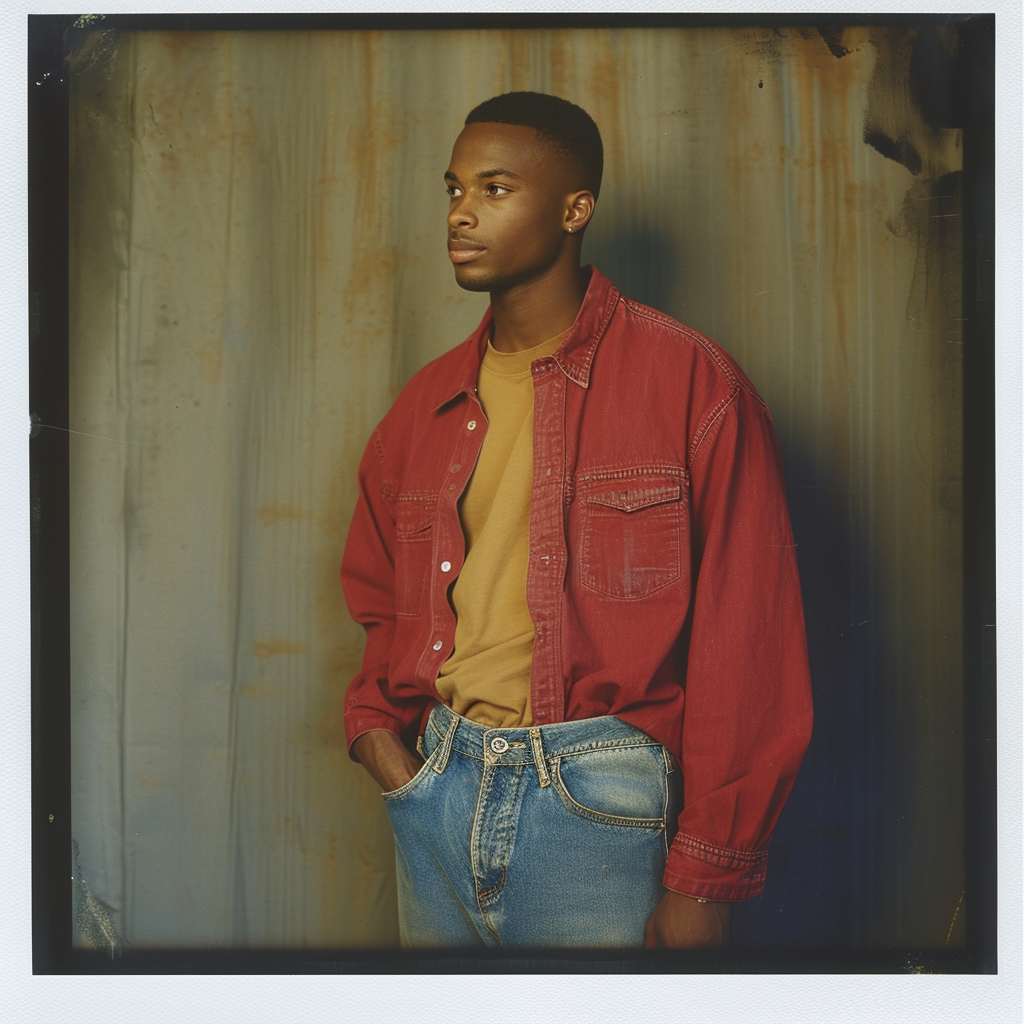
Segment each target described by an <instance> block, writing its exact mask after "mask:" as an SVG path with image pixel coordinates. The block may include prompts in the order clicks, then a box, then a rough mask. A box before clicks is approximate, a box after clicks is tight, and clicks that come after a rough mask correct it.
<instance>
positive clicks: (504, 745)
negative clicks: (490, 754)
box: [491, 736, 508, 754]
mask: <svg viewBox="0 0 1024 1024" xmlns="http://www.w3.org/2000/svg"><path fill="white" fill-rule="evenodd" d="M491 750H493V751H494V752H495V753H496V754H504V753H505V751H506V750H508V740H507V739H505V737H504V736H495V737H494V739H492V740H491Z"/></svg>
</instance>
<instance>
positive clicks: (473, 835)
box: [469, 764, 504, 944]
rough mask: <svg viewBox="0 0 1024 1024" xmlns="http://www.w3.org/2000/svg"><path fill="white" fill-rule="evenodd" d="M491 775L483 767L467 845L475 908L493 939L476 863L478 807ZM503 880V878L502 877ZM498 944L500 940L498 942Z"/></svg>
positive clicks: (478, 838)
mask: <svg viewBox="0 0 1024 1024" xmlns="http://www.w3.org/2000/svg"><path fill="white" fill-rule="evenodd" d="M492 777H493V775H488V772H487V765H486V764H485V765H484V770H483V773H482V775H481V777H480V789H479V791H478V792H477V795H476V809H475V810H474V811H473V828H472V831H471V832H470V843H469V868H470V871H471V872H472V873H473V889H474V890H475V892H476V906H477V909H478V910H479V911H480V915H481V918H482V919H483V922H484V926H485V927H486V928H487V930H488V931H489V932H490V933H491V934H492V935H494V938H495V939H498V936H497V935H496V934H495V931H494V929H493V928H492V927H491V926H490V925H489V924H488V923H487V916H486V914H485V912H484V905H483V903H482V902H481V900H482V899H483V896H484V894H483V893H481V892H480V874H479V872H478V871H477V861H478V859H479V854H480V833H479V831H478V827H479V825H480V807H481V806H482V804H483V802H484V800H485V798H486V797H487V796H488V795H489V794H490V790H491V778H492ZM502 878H503V879H504V876H502ZM487 891H488V892H493V890H492V889H488V890H487ZM498 941H499V944H500V939H499V940H498Z"/></svg>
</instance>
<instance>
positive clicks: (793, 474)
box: [733, 438, 898, 949]
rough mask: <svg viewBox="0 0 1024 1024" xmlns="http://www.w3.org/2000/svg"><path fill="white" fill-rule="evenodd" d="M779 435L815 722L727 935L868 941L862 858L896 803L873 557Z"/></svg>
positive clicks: (814, 943)
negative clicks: (763, 864) (758, 889)
mask: <svg viewBox="0 0 1024 1024" xmlns="http://www.w3.org/2000/svg"><path fill="white" fill-rule="evenodd" d="M780 441H781V443H782V447H783V451H784V452H785V453H786V456H785V459H786V478H787V490H788V495H789V506H790V515H791V518H792V523H793V533H794V539H795V541H796V544H797V556H798V557H797V560H798V563H799V566H800V581H801V586H802V589H803V602H804V614H805V616H806V622H807V646H808V654H809V657H810V667H811V681H812V682H811V685H812V690H813V694H814V731H813V734H812V738H811V743H810V746H809V748H808V751H807V755H806V757H805V759H804V763H803V767H802V768H801V770H800V774H799V776H798V777H797V780H796V784H795V785H794V787H793V791H792V793H791V794H790V797H789V800H788V802H787V803H786V806H785V807H784V808H783V811H782V815H781V817H780V819H779V823H778V826H777V828H776V830H775V834H774V837H773V839H772V844H771V848H770V849H771V853H770V856H769V859H768V879H767V883H766V886H765V890H764V893H763V894H762V896H761V897H760V898H758V899H756V900H753V901H751V902H750V903H746V904H739V905H737V906H736V907H735V908H734V914H733V922H734V927H733V931H734V944H735V945H736V946H738V947H748V948H758V947H763V948H779V947H785V946H790V947H819V946H830V947H843V948H847V949H849V948H858V947H861V948H864V947H867V946H870V945H871V944H872V940H873V938H874V935H873V932H874V927H873V926H874V924H875V923H876V920H877V917H878V912H879V908H878V907H876V906H874V899H873V896H872V894H873V893H874V892H875V891H876V889H877V886H876V884H875V883H876V880H875V879H874V878H873V877H872V865H873V864H875V863H877V855H876V849H877V846H878V845H879V844H880V843H884V837H883V836H882V835H880V834H879V832H880V831H881V830H880V823H882V822H885V821H888V820H892V816H893V815H895V814H897V813H898V812H897V811H896V810H895V808H894V807H890V806H888V803H889V802H890V800H891V798H890V796H889V791H888V790H887V789H886V787H885V786H884V785H883V783H884V779H883V777H882V773H881V772H880V771H879V770H878V768H879V762H880V750H879V746H880V742H881V740H880V735H881V734H880V730H879V728H878V726H879V723H878V721H877V715H878V709H877V706H876V692H877V687H878V685H879V681H880V680H883V679H885V678H886V675H887V673H886V670H885V665H884V660H885V659H884V652H883V645H882V630H881V629H880V628H879V626H880V622H879V609H878V608H877V607H876V606H875V603H874V600H873V596H872V595H873V592H874V586H873V580H872V566H871V565H870V562H869V559H868V558H866V557H862V556H861V554H860V553H859V552H857V551H855V550H854V547H855V543H856V542H855V541H854V539H853V538H854V525H855V524H854V523H852V522H850V520H849V516H848V514H847V513H846V512H845V510H843V509H842V508H841V504H840V503H841V500H842V497H841V496H842V493H843V491H842V489H841V488H837V487H836V486H835V485H834V484H833V483H830V482H829V481H828V480H827V479H825V478H824V477H823V476H822V475H821V472H820V470H819V469H818V468H817V467H816V466H815V465H814V463H813V461H812V460H811V459H809V458H807V457H806V456H802V455H801V452H800V449H799V446H798V445H796V444H793V443H789V444H787V443H786V441H787V439H785V438H780ZM882 738H884V736H883V737H882ZM888 738H889V740H890V741H891V740H892V737H891V736H890V737H888ZM894 869H895V865H894Z"/></svg>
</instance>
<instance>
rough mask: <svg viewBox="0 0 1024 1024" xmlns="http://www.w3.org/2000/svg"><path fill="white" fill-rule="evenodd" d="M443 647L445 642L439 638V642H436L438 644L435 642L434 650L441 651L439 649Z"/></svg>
mask: <svg viewBox="0 0 1024 1024" xmlns="http://www.w3.org/2000/svg"><path fill="white" fill-rule="evenodd" d="M442 647H444V644H443V643H441V641H440V640H438V641H437V643H436V644H434V650H435V651H439V650H441V648H442Z"/></svg>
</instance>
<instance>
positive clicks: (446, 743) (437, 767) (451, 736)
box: [434, 718, 459, 775]
mask: <svg viewBox="0 0 1024 1024" xmlns="http://www.w3.org/2000/svg"><path fill="white" fill-rule="evenodd" d="M458 727H459V720H458V719H457V718H453V719H452V720H451V722H450V723H449V724H448V731H447V732H446V733H445V734H444V739H443V740H442V741H441V745H440V747H439V748H438V749H439V750H440V751H441V754H440V756H439V757H438V759H437V760H436V761H435V762H434V771H435V772H437V774H438V775H441V774H442V773H443V772H444V770H445V768H447V767H448V758H450V757H451V754H452V744H453V743H454V742H455V730H456V729H457V728H458Z"/></svg>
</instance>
